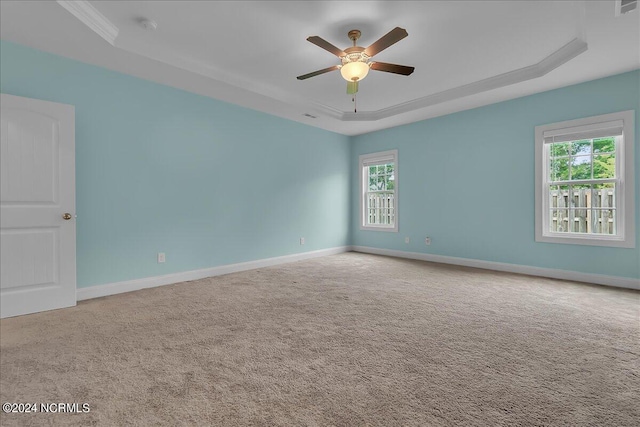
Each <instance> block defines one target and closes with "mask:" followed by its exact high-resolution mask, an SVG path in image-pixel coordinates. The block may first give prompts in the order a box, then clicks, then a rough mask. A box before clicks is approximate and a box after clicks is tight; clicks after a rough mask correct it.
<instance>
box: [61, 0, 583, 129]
mask: <svg viewBox="0 0 640 427" xmlns="http://www.w3.org/2000/svg"><path fill="white" fill-rule="evenodd" d="M57 3H58V4H59V5H60V6H62V7H64V8H65V9H66V10H67V11H69V12H70V13H71V14H72V15H74V16H75V17H76V18H78V19H79V20H80V21H82V22H83V23H84V24H85V25H86V26H88V27H89V28H90V29H92V30H93V31H95V32H96V33H97V34H98V35H100V36H101V37H102V38H103V39H105V40H106V41H107V42H109V43H110V44H111V45H113V46H115V40H116V38H117V37H118V32H119V29H118V27H116V26H115V25H114V24H113V23H112V22H111V21H109V20H108V19H107V18H106V17H105V16H104V15H103V14H102V13H100V11H98V10H97V9H96V8H95V7H93V6H92V5H91V3H89V2H88V1H86V0H75V1H72V0H58V1H57ZM115 47H117V48H119V49H122V50H125V51H128V52H131V53H134V54H136V55H140V56H144V57H147V58H150V59H153V60H156V61H160V62H163V63H165V64H169V65H172V66H174V67H177V68H180V69H183V70H185V71H189V72H192V73H196V74H199V75H202V76H205V77H208V78H210V79H213V80H216V81H220V82H223V83H226V84H229V85H231V86H235V87H240V88H243V89H244V90H248V91H250V92H253V93H256V94H259V95H262V96H266V97H268V98H272V99H275V100H277V101H281V102H285V103H289V104H295V105H299V106H304V107H306V109H307V110H311V111H312V112H314V113H316V114H318V115H323V116H325V117H330V118H333V119H335V120H339V121H342V122H368V121H377V120H382V119H386V118H389V117H393V116H396V115H399V114H404V113H408V112H411V111H415V110H419V109H422V108H426V107H430V106H434V105H437V104H442V103H445V102H448V101H453V100H455V99H459V98H464V97H467V96H471V95H476V94H479V93H482V92H487V91H490V90H494V89H498V88H502V87H505V86H509V85H513V84H516V83H521V82H524V81H527V80H532V79H536V78H539V77H542V76H544V75H546V74H548V73H550V72H551V71H553V70H555V69H556V68H558V67H560V66H562V65H563V64H565V63H567V62H569V61H570V60H572V59H573V58H575V57H576V56H578V55H580V54H581V53H583V52H585V51H587V49H588V45H587V43H586V42H585V41H584V40H582V39H581V38H579V37H578V38H574V39H573V40H571V41H570V42H569V43H567V44H566V45H564V46H562V47H561V48H560V49H558V50H556V51H555V52H553V53H551V54H550V55H549V56H547V57H546V58H544V59H542V60H541V61H540V62H538V63H536V64H533V65H529V66H526V67H523V68H519V69H516V70H513V71H508V72H506V73H502V74H498V75H496V76H493V77H489V78H486V79H483V80H479V81H476V82H473V83H469V84H465V85H462V86H458V87H455V88H451V89H447V90H444V91H441V92H437V93H434V94H431V95H427V96H424V97H421V98H416V99H412V100H409V101H406V102H403V103H400V104H396V105H392V106H389V107H386V108H383V109H380V110H373V111H359V112H357V113H354V112H351V111H342V110H340V109H337V108H334V107H331V106H329V105H325V104H321V103H309V102H308V101H305V100H303V99H302V98H300V97H297V96H295V95H292V94H289V93H285V92H283V91H282V90H279V89H277V88H274V87H265V86H262V85H260V84H258V83H256V82H245V81H243V80H242V79H240V78H239V77H238V76H234V75H232V74H230V73H227V72H225V71H224V70H221V69H218V68H215V67H212V66H211V65H210V64H205V63H202V62H199V61H194V60H192V59H190V58H184V57H181V56H180V55H176V54H172V53H167V52H162V51H158V50H154V49H149V48H148V47H145V46H141V45H138V44H137V43H135V42H133V40H126V39H125V40H121V41H119V42H118V46H115Z"/></svg>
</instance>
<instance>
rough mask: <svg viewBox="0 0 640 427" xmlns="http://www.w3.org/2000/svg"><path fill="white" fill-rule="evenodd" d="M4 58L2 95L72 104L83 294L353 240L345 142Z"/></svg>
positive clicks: (8, 48) (187, 96)
mask: <svg viewBox="0 0 640 427" xmlns="http://www.w3.org/2000/svg"><path fill="white" fill-rule="evenodd" d="M0 54H1V56H0V66H1V68H0V76H1V80H0V91H2V92H3V93H9V94H13V95H19V96H26V97H31V98H38V99H44V100H49V101H55V102H61V103H66V104H73V105H75V107H76V182H77V189H76V200H77V213H78V219H77V236H78V237H77V266H78V267H77V272H78V286H79V287H86V286H91V285H96V284H102V283H111V282H117V281H122V280H129V279H136V278H142V277H148V276H157V275H162V274H167V273H172V272H180V271H188V270H194V269H200V268H206V267H213V266H218V265H224V264H231V263H237V262H242V261H248V260H255V259H262V258H269V257H274V256H280V255H286V254H292V253H297V252H303V251H311V250H317V249H323V248H330V247H336V246H343V245H347V244H348V239H349V221H348V218H349V215H350V212H349V209H350V206H349V194H350V188H349V154H350V146H349V138H348V137H346V136H342V135H338V134H335V133H331V132H326V131H323V130H320V129H317V128H313V127H309V126H305V125H302V124H298V123H295V122H292V121H288V120H284V119H280V118H277V117H273V116H270V115H267V114H263V113H259V112H256V111H253V110H249V109H244V108H241V107H238V106H235V105H231V104H228V103H224V102H220V101H216V100H213V99H210V98H207V97H203V96H198V95H194V94H192V93H188V92H184V91H181V90H178V89H174V88H170V87H167V86H163V85H159V84H156V83H152V82H149V81H145V80H142V79H138V78H134V77H131V76H127V75H124V74H120V73H116V72H113V71H109V70H107V69H104V68H100V67H95V66H91V65H87V64H83V63H80V62H76V61H73V60H69V59H66V58H62V57H59V56H55V55H51V54H48V53H44V52H40V51H36V50H33V49H29V48H26V47H23V46H19V45H16V44H13V43H8V42H2V44H1V45H0ZM301 236H304V237H305V238H306V244H305V246H300V245H299V238H300V237H301ZM157 252H165V253H166V255H167V262H166V263H165V264H158V263H157V262H156V253H157Z"/></svg>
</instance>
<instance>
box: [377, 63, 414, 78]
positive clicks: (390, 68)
mask: <svg viewBox="0 0 640 427" xmlns="http://www.w3.org/2000/svg"><path fill="white" fill-rule="evenodd" d="M370 68H371V69H372V70H376V71H384V72H386V73H394V74H402V75H403V76H408V75H409V74H411V73H413V70H415V67H407V66H406V65H397V64H388V63H386V62H373V63H371V66H370Z"/></svg>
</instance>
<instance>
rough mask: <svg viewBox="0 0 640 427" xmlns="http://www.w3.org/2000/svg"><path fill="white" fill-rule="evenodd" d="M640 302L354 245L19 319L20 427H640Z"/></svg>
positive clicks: (7, 325)
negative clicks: (48, 406) (61, 408)
mask: <svg viewBox="0 0 640 427" xmlns="http://www.w3.org/2000/svg"><path fill="white" fill-rule="evenodd" d="M639 307H640V293H638V292H635V291H630V290H621V289H613V288H606V287H600V286H593V285H586V284H579V283H572V282H563V281H556V280H551V279H542V278H534V277H527V276H520V275H515V274H508V273H498V272H490V271H483V270H475V269H470V268H461V267H453V266H445V265H438V264H431V263H426V262H420V261H409V260H401V259H394V258H386V257H380V256H373V255H365V254H356V253H346V254H341V255H336V256H330V257H325V258H320V259H315V260H309V261H302V262H297V263H292V264H287V265H282V266H276V267H270V268H262V269H259V270H254V271H248V272H242V273H236V274H230V275H227V276H221V277H215V278H210V279H204V280H198V281H194V282H187V283H181V284H177V285H171V286H165V287H160V288H155V289H148V290H143V291H138V292H133V293H129V294H121V295H115V296H111V297H106V298H100V299H94V300H89V301H85V302H81V303H79V304H78V306H77V307H75V308H71V309H64V310H57V311H51V312H46V313H39V314H35V315H29V316H22V317H17V318H10V319H4V320H2V321H1V322H0V326H1V333H2V335H1V339H0V343H1V349H0V350H1V352H0V355H1V365H0V394H1V400H2V402H81V403H83V402H86V403H89V405H90V412H89V413H86V414H75V415H68V414H56V415H50V414H9V415H7V414H2V418H1V420H0V421H1V424H2V425H3V426H13V425H77V426H90V425H105V426H116V425H122V426H124V425H136V426H138V425H139V426H155V425H170V426H179V425H203V426H206V425H212V426H236V425H240V426H242V425H252V426H454V425H455V426H638V425H640V372H639V364H638V363H639V354H640V344H639V339H640V318H639V316H640V311H639V310H640V308H639Z"/></svg>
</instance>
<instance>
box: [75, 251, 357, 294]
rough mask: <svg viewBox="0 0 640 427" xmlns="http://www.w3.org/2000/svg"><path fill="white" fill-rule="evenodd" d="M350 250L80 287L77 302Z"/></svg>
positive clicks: (277, 258)
mask: <svg viewBox="0 0 640 427" xmlns="http://www.w3.org/2000/svg"><path fill="white" fill-rule="evenodd" d="M350 250H351V247H349V246H340V247H336V248H329V249H321V250H318V251H311V252H303V253H298V254H291V255H285V256H280V257H275V258H265V259H259V260H256V261H248V262H241V263H239V264H228V265H221V266H218V267H211V268H203V269H202V270H191V271H184V272H181V273H172V274H166V275H164V276H154V277H145V278H142V279H135V280H127V281H124V282H116V283H107V284H104V285H96V286H89V287H86V288H78V289H77V291H76V299H77V300H78V301H82V300H87V299H91V298H99V297H104V296H107V295H115V294H121V293H124V292H131V291H137V290H140V289H146V288H155V287H157V286H164V285H171V284H173V283H180V282H186V281H189V280H197V279H204V278H205V277H213V276H221V275H223V274H229V273H236V272H239V271H246V270H254V269H256V268H263V267H269V266H272V265H278V264H286V263H289V262H295V261H301V260H304V259H310V258H319V257H323V256H327V255H335V254H339V253H343V252H348V251H350Z"/></svg>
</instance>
